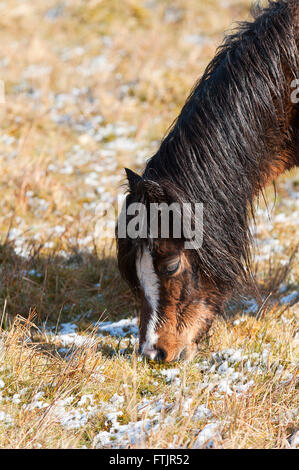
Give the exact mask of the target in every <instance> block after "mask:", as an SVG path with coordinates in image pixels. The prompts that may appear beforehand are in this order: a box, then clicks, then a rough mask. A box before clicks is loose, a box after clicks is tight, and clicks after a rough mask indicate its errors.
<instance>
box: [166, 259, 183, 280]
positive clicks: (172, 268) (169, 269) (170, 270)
mask: <svg viewBox="0 0 299 470" xmlns="http://www.w3.org/2000/svg"><path fill="white" fill-rule="evenodd" d="M180 265H181V260H178V261H175V262H171V263H169V264H166V265H164V266H162V269H161V273H162V274H166V275H168V276H169V275H171V274H174V273H175V272H176V271H177V270H178V269H179V267H180Z"/></svg>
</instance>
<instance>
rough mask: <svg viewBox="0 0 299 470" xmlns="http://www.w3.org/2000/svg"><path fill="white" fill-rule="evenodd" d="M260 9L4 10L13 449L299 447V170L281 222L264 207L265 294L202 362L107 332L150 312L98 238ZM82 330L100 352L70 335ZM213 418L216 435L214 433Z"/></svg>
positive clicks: (6, 329) (105, 0) (245, 308)
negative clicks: (110, 324)
mask: <svg viewBox="0 0 299 470" xmlns="http://www.w3.org/2000/svg"><path fill="white" fill-rule="evenodd" d="M249 4H250V2H249V1H248V0H238V1H237V0H228V1H223V2H220V1H218V0H207V1H201V2H199V1H197V0H188V1H182V0H176V1H171V2H170V1H169V0H161V1H152V2H146V1H141V0H139V1H138V0H124V1H123V2H119V1H117V0H92V1H91V0H90V1H88V2H86V1H83V0H72V1H71V0H70V1H67V2H64V7H61V6H59V5H60V4H59V2H56V1H54V0H47V1H45V0H35V1H34V2H30V1H29V0H28V1H23V2H18V1H16V0H10V1H2V2H1V5H0V13H1V14H0V26H1V28H0V38H1V44H2V48H1V51H0V79H2V80H4V83H5V91H6V102H5V104H4V105H1V107H0V113H1V129H2V131H1V135H0V170H1V171H0V196H1V197H0V206H1V210H0V236H1V245H0V262H1V267H0V276H1V278H0V302H1V308H2V316H1V322H0V323H1V333H0V356H1V363H0V447H1V448H3V447H13V448H23V447H24V448H31V447H34V448H40V447H42V448H46V447H49V448H50V447H60V448H61V447H64V448H66V447H67V448H73V447H82V446H86V447H88V448H93V447H102V446H108V447H109V446H116V447H117V446H131V447H142V446H144V445H146V446H147V447H159V448H161V447H169V446H170V447H193V446H201V445H202V446H205V445H206V444H207V443H208V445H209V446H212V447H225V448H241V447H245V448H257V447H261V448H287V447H290V446H291V445H292V441H291V436H292V435H294V433H295V431H296V430H298V409H299V403H298V389H297V391H296V384H297V378H298V346H299V344H298V313H299V310H298V303H297V304H296V303H295V302H296V300H298V299H297V298H296V296H294V295H293V296H290V297H289V299H286V297H287V296H288V295H289V294H290V293H292V292H293V293H294V292H298V278H299V268H298V254H296V251H295V250H296V244H297V238H298V235H297V232H298V219H299V217H298V210H299V208H298V185H299V175H298V171H297V172H293V173H291V174H289V175H286V176H284V177H282V178H281V179H280V180H279V181H278V183H277V196H276V204H275V207H274V208H273V201H274V192H273V189H272V188H269V189H268V191H267V195H268V201H269V212H270V213H271V220H268V219H267V216H266V215H265V204H264V203H263V202H261V208H262V209H261V211H260V213H258V217H257V222H258V223H257V232H256V239H257V250H256V251H257V253H256V257H255V260H256V262H257V265H258V266H257V269H256V272H257V274H256V280H257V283H258V286H259V288H258V289H259V290H258V292H257V291H256V289H254V288H253V286H247V287H246V288H244V292H243V293H242V294H243V295H244V297H245V299H244V301H241V300H240V298H239V299H237V300H236V301H234V302H231V303H230V305H229V306H228V310H227V319H226V320H222V319H218V320H217V322H216V323H215V325H214V327H213V331H212V332H211V335H210V337H209V338H207V339H206V341H205V342H203V344H202V345H201V353H200V354H199V356H198V357H197V358H196V359H195V360H194V361H192V362H191V363H188V364H183V365H182V364H177V365H174V367H175V368H176V369H177V370H175V371H173V367H168V366H167V367H164V366H161V365H157V364H152V363H147V362H142V361H140V359H139V358H138V356H137V355H136V354H135V338H134V337H132V336H130V334H128V335H127V336H126V337H124V338H122V339H119V338H117V337H114V336H110V335H106V336H98V334H97V322H99V320H118V319H121V318H128V317H132V316H135V315H136V313H137V310H138V306H137V305H135V301H134V299H133V298H132V296H131V294H130V292H129V291H128V289H127V287H126V286H125V285H124V284H123V283H122V281H121V280H120V278H119V274H118V271H117V267H116V261H115V252H114V244H113V242H112V243H111V242H106V243H103V240H99V239H98V237H97V236H96V224H97V220H98V216H97V214H99V213H100V212H101V210H102V209H103V207H104V206H103V203H104V202H105V201H107V202H108V203H109V204H112V205H115V203H116V199H115V198H116V195H117V193H118V191H119V186H120V184H121V182H122V178H123V172H122V167H123V166H129V167H133V168H135V169H137V170H138V169H140V168H141V167H142V166H143V165H144V161H145V159H146V158H148V157H149V156H150V155H151V154H152V153H153V152H154V150H155V148H156V147H157V145H158V142H159V140H160V139H161V137H162V136H163V134H164V133H165V132H166V130H167V127H168V126H169V124H170V123H171V122H172V121H173V119H174V118H175V116H176V115H177V113H178V112H179V110H180V108H181V106H182V104H183V102H184V100H185V98H186V96H187V95H188V93H189V90H190V88H191V87H192V85H193V83H194V82H195V80H196V79H197V78H198V77H199V76H200V74H201V73H202V72H203V70H204V68H205V66H206V64H207V63H208V61H209V60H210V59H211V57H212V56H213V54H214V52H215V48H216V47H217V45H218V44H219V42H220V41H221V38H222V36H223V31H224V30H225V29H227V28H228V27H229V26H230V25H231V24H232V22H233V21H236V20H237V19H244V18H247V17H248V14H249ZM290 259H291V261H292V262H291V263H290ZM280 299H282V300H281V301H280ZM66 322H72V323H73V324H75V325H76V326H77V333H80V336H78V337H79V338H81V340H82V338H83V339H85V343H84V344H83V345H81V346H79V347H70V346H68V345H65V344H64V343H63V338H62V337H61V336H59V335H56V336H55V329H57V331H58V332H59V331H60V324H61V323H66ZM95 325H96V326H95ZM51 327H52V328H53V329H52V330H49V329H50V328H51ZM228 349H232V350H234V351H237V352H238V354H239V355H240V357H239V360H236V361H235V360H231V356H230V354H233V352H231V353H229V352H227V350H228ZM221 367H222V368H221ZM226 367H227V368H228V369H231V370H226ZM219 368H220V370H219ZM168 369H169V371H170V372H169V373H170V374H172V373H173V374H174V376H173V377H170V379H169V381H168V380H167V375H165V374H167V372H165V371H167V370H168ZM234 373H238V374H239V376H238V378H236V379H234V380H235V381H230V382H227V378H228V377H231V375H232V374H234ZM225 381H226V382H225ZM250 381H252V383H251V382H250ZM248 383H249V385H248V386H247V385H246V384H248ZM242 385H243V386H244V385H245V387H243V388H242ZM227 386H228V388H227ZM297 386H298V385H297ZM40 393H42V394H40ZM37 394H39V395H37ZM115 394H117V396H115ZM82 397H83V398H82ZM84 397H85V398H84ZM113 397H114V398H113ZM199 406H204V407H205V408H207V409H208V412H207V411H206V412H203V411H201V413H198V412H196V410H198V407H199ZM200 410H203V408H202V407H201V408H200ZM118 412H120V413H121V414H119V416H118V418H117V417H116V415H115V413H118ZM205 413H206V414H205ZM136 422H137V423H141V424H140V425H141V430H140V429H139V428H138V427H136V424H134V423H136ZM213 423H214V425H215V429H214V431H213V433H212V434H211V436H210V437H209V438H206V441H207V442H205V440H204V438H203V434H201V435H200V436H201V437H200V438H198V439H197V436H198V435H199V433H200V431H202V429H204V428H205V426H207V425H209V424H213ZM126 425H128V426H127V427H125V426H126ZM134 426H135V427H134ZM137 426H138V425H137ZM216 428H217V429H216ZM113 429H115V433H113ZM142 429H143V430H144V432H142ZM116 430H118V432H116ZM105 432H106V433H107V434H105ZM108 432H110V435H112V434H113V440H111V441H107V439H108V438H107V435H108ZM137 435H139V436H140V439H141V440H138V439H137V438H136V436H137ZM105 439H106V440H105Z"/></svg>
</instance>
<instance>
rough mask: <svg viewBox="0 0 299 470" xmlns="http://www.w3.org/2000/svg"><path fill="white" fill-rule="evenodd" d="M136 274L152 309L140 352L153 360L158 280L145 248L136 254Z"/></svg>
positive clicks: (148, 252)
mask: <svg viewBox="0 0 299 470" xmlns="http://www.w3.org/2000/svg"><path fill="white" fill-rule="evenodd" d="M136 272H137V276H138V279H139V282H140V285H141V287H142V288H143V291H144V295H145V297H146V299H147V301H148V303H149V304H150V306H151V308H152V312H151V316H150V319H149V322H148V325H147V331H146V336H145V342H144V344H143V346H142V352H145V351H146V352H147V355H149V356H152V358H154V357H155V355H156V351H155V348H154V346H155V343H156V342H157V339H158V335H157V334H156V332H155V329H156V326H157V323H158V315H157V309H158V303H159V278H158V276H157V274H156V273H155V269H154V264H153V258H152V256H151V254H150V251H149V249H148V247H147V246H145V247H144V249H143V251H142V250H141V249H140V250H139V252H138V253H137V257H136Z"/></svg>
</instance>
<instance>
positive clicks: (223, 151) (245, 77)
mask: <svg viewBox="0 0 299 470" xmlns="http://www.w3.org/2000/svg"><path fill="white" fill-rule="evenodd" d="M254 16H255V18H254V21H252V22H244V23H242V24H241V25H240V28H239V29H238V31H237V32H236V33H234V34H232V35H229V36H228V37H226V39H225V41H224V43H223V44H222V45H221V46H220V48H219V49H218V51H217V53H216V56H215V57H214V59H213V60H212V61H211V63H210V64H209V65H208V67H207V69H206V71H205V72H204V74H203V76H202V78H201V79H200V80H199V81H198V83H197V84H196V85H195V87H194V89H193V90H192V92H191V94H190V96H189V98H188V99H187V101H186V103H185V105H184V107H183V109H182V111H181V113H180V115H179V116H178V118H177V119H176V121H175V123H174V124H173V126H172V128H171V130H170V132H169V133H168V135H167V136H166V137H165V138H164V140H163V141H162V143H161V145H160V148H159V150H158V151H157V153H156V154H155V155H154V156H153V157H152V158H151V159H150V160H149V161H148V163H147V165H146V167H145V169H144V171H143V174H142V176H139V175H137V174H136V173H134V172H132V171H131V170H128V169H126V173H127V178H128V186H129V191H128V194H127V197H126V202H125V207H126V208H127V207H129V205H130V204H132V203H143V204H144V205H145V207H148V205H149V204H150V203H161V202H164V203H167V204H172V203H177V204H179V205H183V204H184V203H190V204H194V203H199V202H200V203H203V241H202V244H201V246H200V247H198V248H193V249H186V248H185V245H184V237H183V236H182V237H181V238H176V237H174V236H173V234H170V237H169V238H168V237H162V236H157V237H156V238H155V237H153V236H152V234H151V232H150V231H149V230H147V232H146V237H137V238H132V237H130V236H129V235H128V236H125V237H120V236H119V222H118V227H117V228H116V236H117V248H118V264H119V269H120V272H121V274H122V276H123V278H124V279H125V280H126V281H127V282H128V283H129V285H130V286H131V288H132V290H133V291H134V292H135V293H137V295H138V296H140V298H141V314H140V324H139V330H140V351H141V353H142V354H143V355H145V356H147V357H149V358H150V359H154V360H160V361H173V360H178V359H184V358H187V359H188V358H191V357H192V356H193V355H194V353H195V352H196V351H197V344H198V341H199V338H200V337H201V335H202V334H203V333H205V332H207V330H208V329H209V327H210V326H211V323H212V321H213V318H214V317H215V315H216V314H221V312H222V311H223V308H224V304H225V302H226V300H227V299H228V298H229V297H230V295H231V293H232V289H233V288H234V287H235V286H236V285H238V283H239V282H241V281H242V280H244V278H245V277H246V275H247V273H248V267H249V262H250V242H251V236H250V230H249V222H250V216H251V215H252V213H253V205H254V198H255V196H257V195H258V194H259V192H260V191H262V190H263V188H264V187H265V186H266V185H267V184H268V183H270V182H271V181H272V180H274V179H275V178H276V177H277V176H278V175H279V174H281V173H282V172H283V171H285V170H289V169H291V168H292V167H294V166H298V164H299V104H298V101H299V99H298V96H299V92H298V88H299V55H298V47H299V2H298V0H277V1H270V2H269V5H268V6H267V8H265V9H258V10H257V11H256V12H255V14H254ZM296 87H297V92H296ZM146 217H148V216H146ZM125 220H126V224H129V222H130V221H132V216H130V215H128V213H127V212H126V213H125ZM159 233H160V232H159Z"/></svg>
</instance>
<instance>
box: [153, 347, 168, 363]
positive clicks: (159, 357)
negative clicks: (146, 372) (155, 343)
mask: <svg viewBox="0 0 299 470" xmlns="http://www.w3.org/2000/svg"><path fill="white" fill-rule="evenodd" d="M166 356H167V353H166V351H165V349H163V348H159V349H158V350H157V355H156V357H155V359H156V361H165V359H166Z"/></svg>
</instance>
